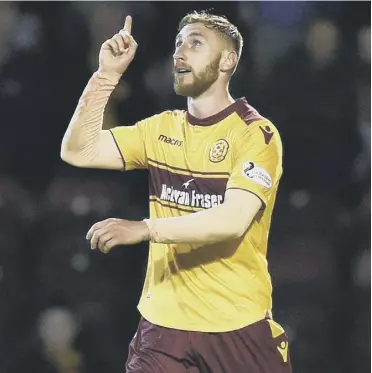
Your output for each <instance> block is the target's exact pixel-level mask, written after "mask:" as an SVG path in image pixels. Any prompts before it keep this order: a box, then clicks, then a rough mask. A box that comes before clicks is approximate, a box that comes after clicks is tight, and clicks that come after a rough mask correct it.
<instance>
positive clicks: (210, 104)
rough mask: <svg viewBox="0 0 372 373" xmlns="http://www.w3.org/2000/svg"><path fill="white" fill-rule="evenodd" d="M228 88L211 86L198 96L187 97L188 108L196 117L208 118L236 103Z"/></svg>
mask: <svg viewBox="0 0 372 373" xmlns="http://www.w3.org/2000/svg"><path fill="white" fill-rule="evenodd" d="M234 102H235V100H234V99H233V98H232V97H231V95H230V93H229V91H228V88H227V87H225V88H224V89H221V87H218V88H217V87H210V89H209V90H207V91H206V92H204V93H203V94H202V95H200V96H198V97H188V98H187V110H188V112H189V113H190V114H191V115H192V116H193V117H195V118H199V119H203V118H208V117H210V116H212V115H215V114H217V113H219V112H220V111H222V110H223V109H225V108H227V107H228V106H230V105H231V104H232V103H234Z"/></svg>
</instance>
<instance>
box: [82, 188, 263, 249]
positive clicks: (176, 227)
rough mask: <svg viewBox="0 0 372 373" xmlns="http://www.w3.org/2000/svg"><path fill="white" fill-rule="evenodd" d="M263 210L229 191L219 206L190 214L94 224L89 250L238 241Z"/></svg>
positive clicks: (258, 202)
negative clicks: (141, 243) (153, 244)
mask: <svg viewBox="0 0 372 373" xmlns="http://www.w3.org/2000/svg"><path fill="white" fill-rule="evenodd" d="M261 206H262V202H261V200H260V199H259V198H258V197H257V196H256V195H255V194H253V193H251V192H248V191H246V190H240V189H230V190H227V191H226V193H225V201H224V203H222V204H221V205H219V206H216V207H212V208H210V209H207V210H203V211H199V212H195V213H193V214H189V215H185V216H179V217H173V218H159V219H145V221H129V220H123V219H107V220H103V221H101V222H98V223H96V224H94V225H93V226H92V227H91V228H90V230H89V232H88V234H87V237H86V238H87V240H90V241H91V248H92V249H95V248H98V249H100V250H101V251H102V252H104V253H107V252H109V251H110V250H111V249H112V248H113V247H114V246H118V245H132V244H136V243H139V242H142V241H147V240H150V241H151V242H156V243H166V244H170V243H188V244H211V243H215V242H220V241H225V240H228V239H234V238H239V237H241V236H242V235H243V234H244V233H245V232H246V230H247V229H248V227H249V226H250V224H251V222H252V220H253V219H254V217H255V215H256V214H257V212H258V211H259V210H260V208H261Z"/></svg>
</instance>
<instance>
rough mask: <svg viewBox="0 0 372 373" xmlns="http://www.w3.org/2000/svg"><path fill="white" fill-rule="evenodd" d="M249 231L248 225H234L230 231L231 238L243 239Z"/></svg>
mask: <svg viewBox="0 0 372 373" xmlns="http://www.w3.org/2000/svg"><path fill="white" fill-rule="evenodd" d="M249 225H250V224H249ZM247 229H248V227H247V226H246V224H234V226H233V227H232V228H231V230H230V237H231V238H232V239H238V238H242V237H243V236H244V234H245V233H246V232H247Z"/></svg>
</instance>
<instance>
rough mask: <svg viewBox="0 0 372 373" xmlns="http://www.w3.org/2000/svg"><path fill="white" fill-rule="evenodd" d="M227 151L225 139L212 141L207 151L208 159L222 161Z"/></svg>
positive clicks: (227, 145)
mask: <svg viewBox="0 0 372 373" xmlns="http://www.w3.org/2000/svg"><path fill="white" fill-rule="evenodd" d="M228 151H229V143H228V142H227V141H226V140H225V139H220V140H218V141H217V142H215V143H214V145H213V146H212V147H211V150H210V151H209V160H210V161H211V162H213V163H219V162H222V161H223V160H224V159H225V158H226V155H227V152H228Z"/></svg>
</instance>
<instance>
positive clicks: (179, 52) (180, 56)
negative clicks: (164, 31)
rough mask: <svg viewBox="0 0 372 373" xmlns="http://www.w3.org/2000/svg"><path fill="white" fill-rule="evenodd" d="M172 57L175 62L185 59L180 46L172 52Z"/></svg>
mask: <svg viewBox="0 0 372 373" xmlns="http://www.w3.org/2000/svg"><path fill="white" fill-rule="evenodd" d="M173 59H174V61H175V62H178V61H183V62H184V61H186V57H185V53H184V52H183V50H182V48H177V49H176V51H175V52H174V53H173Z"/></svg>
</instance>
